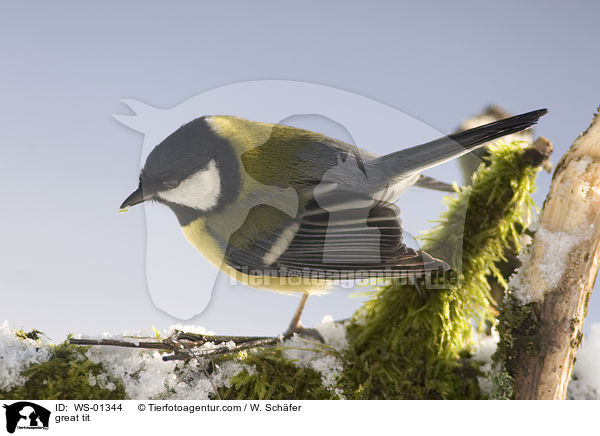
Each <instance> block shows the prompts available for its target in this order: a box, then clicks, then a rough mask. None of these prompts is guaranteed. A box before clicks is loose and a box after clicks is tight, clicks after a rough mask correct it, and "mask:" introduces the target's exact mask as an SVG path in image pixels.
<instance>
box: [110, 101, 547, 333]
mask: <svg viewBox="0 0 600 436" xmlns="http://www.w3.org/2000/svg"><path fill="white" fill-rule="evenodd" d="M546 112H547V111H546V110H545V109H540V110H536V111H533V112H528V113H525V114H522V115H517V116H514V117H510V118H506V119H503V120H500V121H496V122H494V123H490V124H486V125H483V126H480V127H476V128H473V129H470V130H466V131H463V132H460V133H457V134H453V135H450V136H446V137H443V138H440V139H436V140H434V141H431V142H428V143H426V144H422V145H417V146H415V147H411V148H407V149H403V150H400V151H397V152H394V153H391V154H388V155H385V156H377V155H374V154H372V153H369V152H368V151H365V150H362V149H359V148H357V147H355V146H352V145H350V144H347V143H345V142H342V141H339V140H337V139H333V138H329V137H327V136H324V135H321V134H319V133H315V132H311V131H307V130H302V129H298V128H294V127H289V126H284V125H278V124H269V123H260V122H254V121H249V120H245V119H242V118H237V117H233V116H204V117H201V118H198V119H196V120H194V121H191V122H189V123H187V124H185V125H183V126H182V127H180V128H179V129H178V130H176V131H175V132H174V133H172V134H171V135H170V136H169V137H167V138H166V139H165V140H164V141H163V142H161V143H160V144H159V145H158V146H156V147H155V148H154V150H152V152H151V153H150V154H149V155H148V158H147V159H146V162H145V165H144V167H143V169H142V171H141V175H140V178H139V186H138V188H137V189H136V190H135V192H133V193H132V194H131V195H130V196H129V197H127V199H126V200H125V201H124V202H123V204H122V205H121V209H124V208H127V207H129V206H133V205H135V204H138V203H141V202H144V201H148V200H154V201H157V202H159V203H162V204H164V205H166V206H168V207H169V208H170V209H171V210H172V211H173V212H174V213H175V215H176V217H177V219H178V221H179V224H180V225H181V227H182V229H183V232H184V234H185V237H186V238H187V239H188V241H189V242H190V243H191V244H192V245H193V246H194V247H195V248H196V249H198V250H199V251H200V252H201V253H202V254H203V255H204V256H205V257H206V258H207V259H208V260H209V261H210V262H211V263H212V264H213V265H214V266H216V267H217V268H221V269H222V270H223V271H225V272H226V273H227V274H229V275H230V276H232V277H233V278H235V279H236V280H238V281H240V282H242V283H244V284H248V285H250V286H253V287H259V288H268V289H272V290H276V291H279V292H300V293H302V294H303V296H302V300H301V302H300V305H299V307H298V310H297V311H296V314H295V316H294V318H293V320H292V323H291V324H290V327H289V329H288V331H287V333H286V334H287V335H290V334H292V333H293V332H295V331H297V330H298V329H299V321H300V315H301V312H302V309H303V307H304V304H305V303H306V299H307V297H308V295H309V294H315V293H322V292H324V291H326V290H327V289H328V288H330V287H331V286H332V282H333V281H335V280H349V279H350V280H351V279H357V278H371V277H376V278H382V277H384V278H393V277H406V276H407V275H413V276H418V275H421V276H422V275H425V274H429V273H431V272H432V271H439V270H442V271H443V270H447V269H448V268H449V266H448V264H446V262H444V261H443V260H441V259H436V258H434V257H432V256H430V255H429V254H427V253H425V252H423V251H417V250H414V249H412V248H408V247H407V246H406V245H405V244H404V242H403V238H402V229H401V226H400V219H399V213H400V211H399V209H398V208H397V207H396V206H395V205H394V204H393V203H394V202H395V201H396V200H397V199H398V196H399V195H400V193H402V192H403V191H404V190H406V189H407V188H408V187H410V186H412V185H415V184H416V185H418V186H424V187H429V188H432V187H433V188H434V189H435V188H436V186H437V187H438V188H439V184H438V185H436V183H435V182H433V183H432V180H431V179H429V178H426V177H423V176H421V174H420V173H421V172H422V171H424V170H427V169H428V168H431V167H434V166H436V165H439V164H442V163H444V162H447V161H449V160H451V159H454V158H457V157H459V156H462V155H464V154H466V153H469V152H470V151H473V150H476V149H478V148H480V147H481V146H483V145H484V144H485V143H487V142H489V141H492V140H494V139H497V138H500V137H502V136H505V135H510V134H512V133H516V132H518V131H521V130H524V129H527V128H529V127H531V126H532V125H533V124H535V123H536V122H537V120H538V119H539V118H540V117H541V116H542V115H544V114H545V113H546Z"/></svg>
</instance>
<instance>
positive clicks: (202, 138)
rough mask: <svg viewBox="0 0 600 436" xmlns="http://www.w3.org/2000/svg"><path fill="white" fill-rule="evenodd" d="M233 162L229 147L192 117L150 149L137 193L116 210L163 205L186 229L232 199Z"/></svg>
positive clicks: (235, 171) (236, 168)
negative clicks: (155, 203) (145, 204)
mask: <svg viewBox="0 0 600 436" xmlns="http://www.w3.org/2000/svg"><path fill="white" fill-rule="evenodd" d="M238 162H239V161H238V158H237V155H236V153H235V152H234V150H233V148H232V146H231V144H230V143H229V142H228V141H227V140H226V139H224V138H221V137H220V136H218V135H217V134H216V133H215V132H214V131H213V130H212V129H211V127H210V125H209V123H207V120H206V118H205V117H202V118H198V119H196V120H194V121H192V122H190V123H188V124H185V125H184V126H182V127H180V128H179V129H177V130H176V131H175V132H173V133H172V134H171V135H169V137H167V138H166V139H165V140H164V141H163V142H161V143H160V144H159V145H158V146H156V147H155V148H154V150H152V152H151V153H150V154H149V155H148V158H147V159H146V163H145V164H144V168H143V169H142V172H141V174H140V183H139V186H138V188H137V189H136V190H135V191H134V192H133V193H132V194H131V195H130V196H129V197H127V199H125V201H124V202H123V204H122V205H121V209H124V208H126V207H129V206H133V205H135V204H139V203H142V202H144V201H148V200H155V201H158V202H160V203H163V204H165V205H167V206H169V207H170V208H171V209H172V210H173V212H174V213H175V215H176V216H177V219H178V220H179V223H180V224H181V225H186V224H188V223H189V222H191V221H193V220H194V219H196V218H198V217H200V216H202V215H204V214H206V213H207V212H210V211H214V210H217V209H219V208H221V207H223V206H224V205H226V204H227V203H229V202H230V201H233V200H234V199H235V198H236V196H237V193H238V190H239V185H240V175H239V164H238Z"/></svg>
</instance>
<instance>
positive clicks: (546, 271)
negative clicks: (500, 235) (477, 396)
mask: <svg viewBox="0 0 600 436" xmlns="http://www.w3.org/2000/svg"><path fill="white" fill-rule="evenodd" d="M599 247H600V121H599V115H598V114H596V116H595V117H594V119H593V121H592V124H591V125H590V127H589V128H588V129H587V131H586V132H585V133H583V134H582V135H580V136H579V137H578V138H577V139H576V140H575V142H574V143H573V145H572V146H571V148H570V150H569V151H568V152H567V153H566V154H565V155H564V156H563V157H562V159H561V160H560V162H559V163H558V165H557V168H556V172H555V174H554V177H553V182H552V185H551V187H550V192H549V194H548V197H547V198H546V201H545V206H544V209H543V212H542V215H541V219H540V223H539V225H538V229H537V232H536V236H535V238H534V242H533V245H532V247H531V249H530V252H529V254H528V255H527V256H525V258H524V259H523V267H522V268H521V270H520V271H519V273H518V274H517V276H516V277H515V278H514V279H513V280H511V293H512V295H513V296H514V297H516V299H515V301H518V304H520V305H521V306H525V305H530V306H531V307H532V309H533V319H534V320H536V321H537V326H535V328H534V331H535V333H534V334H533V335H532V334H531V330H529V332H528V333H527V334H528V335H529V336H528V340H527V341H519V340H518V334H519V333H518V332H519V330H518V329H515V330H513V334H514V335H515V337H517V340H516V341H515V343H521V344H525V343H528V346H527V347H521V348H520V349H518V350H515V351H516V353H515V360H514V362H512V365H511V366H512V368H514V374H513V377H514V398H515V399H565V398H566V395H567V387H568V383H569V380H570V378H571V370H572V367H573V362H574V360H575V355H576V352H577V349H578V348H579V346H580V344H581V340H582V338H583V332H582V328H583V321H584V319H585V316H586V314H587V308H588V304H589V300H590V296H591V292H592V287H593V285H594V281H595V279H596V274H597V272H598V262H599V257H600V250H599ZM521 332H523V330H521ZM522 334H524V333H522ZM532 338H533V340H532ZM528 341H529V342H528ZM531 345H533V347H532V346H531Z"/></svg>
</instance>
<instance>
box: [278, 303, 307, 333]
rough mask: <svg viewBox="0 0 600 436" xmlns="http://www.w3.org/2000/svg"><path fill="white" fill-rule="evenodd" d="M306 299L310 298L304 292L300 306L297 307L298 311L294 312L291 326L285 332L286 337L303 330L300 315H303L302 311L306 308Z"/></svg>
mask: <svg viewBox="0 0 600 436" xmlns="http://www.w3.org/2000/svg"><path fill="white" fill-rule="evenodd" d="M306 300H308V294H302V298H301V299H300V304H298V308H297V309H296V313H294V317H293V318H292V321H291V322H290V326H289V327H288V329H287V330H286V331H285V333H284V334H283V337H284V338H286V339H287V338H289V337H291V336H292V335H293V334H294V333H297V332H298V331H299V330H301V325H300V317H301V316H302V311H303V310H304V306H306Z"/></svg>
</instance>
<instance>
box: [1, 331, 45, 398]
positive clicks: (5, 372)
mask: <svg viewBox="0 0 600 436" xmlns="http://www.w3.org/2000/svg"><path fill="white" fill-rule="evenodd" d="M15 333H16V330H15V329H11V328H9V326H8V321H4V322H2V323H1V324H0V390H10V389H13V388H15V387H17V386H22V385H23V384H24V383H25V382H26V381H27V380H26V379H25V377H23V376H22V375H21V373H22V372H23V370H24V369H25V368H27V367H28V366H29V365H31V364H33V363H40V362H43V361H45V360H48V358H49V357H50V350H49V349H48V342H47V339H45V338H43V337H42V338H41V339H40V340H39V341H35V340H33V339H19V338H17V336H16V335H15Z"/></svg>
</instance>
